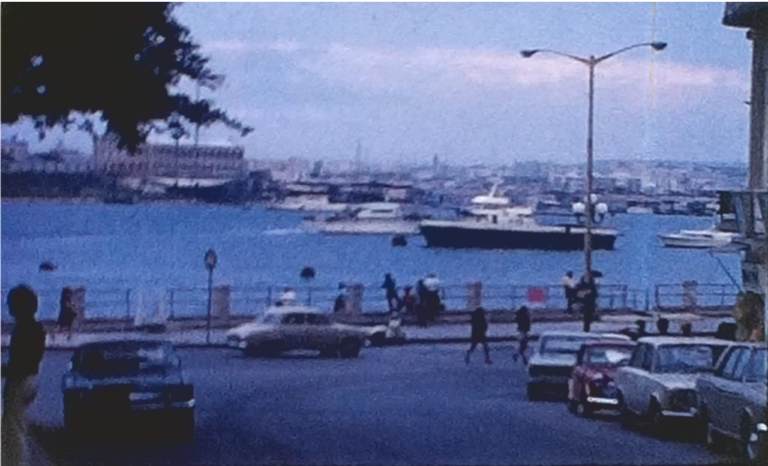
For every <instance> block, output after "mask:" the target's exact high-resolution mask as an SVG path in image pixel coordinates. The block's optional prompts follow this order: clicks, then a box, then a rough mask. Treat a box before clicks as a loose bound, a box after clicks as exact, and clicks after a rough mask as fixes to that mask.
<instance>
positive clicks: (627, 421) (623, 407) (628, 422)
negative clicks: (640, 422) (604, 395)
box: [619, 393, 635, 429]
mask: <svg viewBox="0 0 768 466" xmlns="http://www.w3.org/2000/svg"><path fill="white" fill-rule="evenodd" d="M619 422H620V423H621V427H622V428H624V429H631V428H632V427H633V426H634V425H635V418H634V414H633V413H632V411H630V410H629V407H628V406H627V403H626V402H625V401H624V397H623V396H622V395H621V393H619Z"/></svg>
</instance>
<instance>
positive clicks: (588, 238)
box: [584, 55, 598, 283]
mask: <svg viewBox="0 0 768 466" xmlns="http://www.w3.org/2000/svg"><path fill="white" fill-rule="evenodd" d="M597 63H598V62H597V61H596V60H595V57H594V55H592V56H590V57H589V110H588V116H587V199H586V201H585V204H586V206H587V218H586V231H585V232H584V277H585V278H586V280H587V283H591V282H592V220H593V218H592V215H593V214H594V212H593V206H592V191H593V187H592V170H593V155H594V114H595V66H597Z"/></svg>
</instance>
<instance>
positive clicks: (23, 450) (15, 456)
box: [1, 285, 45, 466]
mask: <svg viewBox="0 0 768 466" xmlns="http://www.w3.org/2000/svg"><path fill="white" fill-rule="evenodd" d="M8 311H9V313H10V314H11V316H12V317H13V318H14V320H15V321H16V325H15V327H14V329H13V334H12V335H11V346H10V349H9V351H8V364H7V365H4V366H3V369H2V376H3V377H4V378H5V379H6V383H5V390H4V393H3V395H4V397H3V418H2V434H1V435H2V464H3V465H13V466H26V465H28V464H29V458H28V453H27V443H26V442H27V411H28V409H29V406H30V405H31V404H32V402H34V401H35V398H36V397H37V386H36V384H37V374H38V372H39V370H40V361H41V360H42V359H43V354H44V353H45V330H44V329H43V326H42V325H41V324H40V322H38V321H37V320H35V314H37V295H36V294H35V292H34V291H33V290H32V289H31V288H30V287H28V286H26V285H19V286H17V287H15V288H13V289H12V290H11V291H10V292H9V293H8Z"/></svg>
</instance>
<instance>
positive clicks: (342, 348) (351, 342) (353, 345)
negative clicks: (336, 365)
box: [339, 338, 361, 359]
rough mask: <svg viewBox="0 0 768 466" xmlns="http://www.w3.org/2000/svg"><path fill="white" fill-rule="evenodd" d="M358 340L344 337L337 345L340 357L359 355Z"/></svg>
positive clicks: (347, 357)
mask: <svg viewBox="0 0 768 466" xmlns="http://www.w3.org/2000/svg"><path fill="white" fill-rule="evenodd" d="M360 346H361V345H360V341H359V340H356V339H354V338H345V339H344V340H341V345H339V355H340V356H341V357H342V358H345V359H350V358H356V357H357V356H359V355H360Z"/></svg>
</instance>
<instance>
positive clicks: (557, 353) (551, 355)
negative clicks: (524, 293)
mask: <svg viewBox="0 0 768 466" xmlns="http://www.w3.org/2000/svg"><path fill="white" fill-rule="evenodd" d="M593 341H630V339H629V337H627V336H625V335H619V334H613V333H586V332H557V331H553V332H544V333H542V334H541V336H540V337H539V344H538V346H537V348H536V352H535V354H534V355H533V357H531V360H530V362H529V363H528V376H529V378H528V387H527V395H528V399H529V400H537V399H539V398H541V397H542V396H543V395H545V394H547V393H558V394H561V395H565V394H566V393H567V392H568V380H569V379H570V377H571V372H572V371H573V367H574V366H575V365H576V355H577V354H578V352H579V349H580V348H581V345H583V344H584V343H589V342H593Z"/></svg>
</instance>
